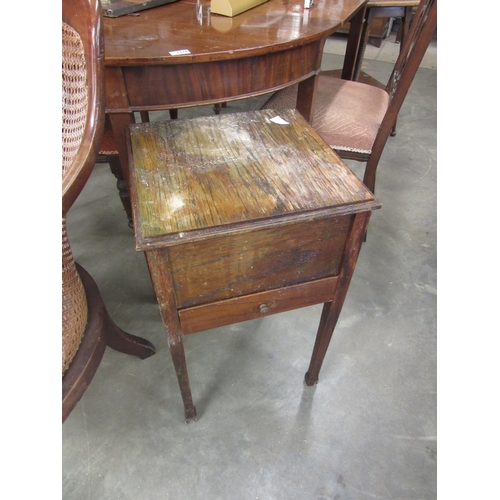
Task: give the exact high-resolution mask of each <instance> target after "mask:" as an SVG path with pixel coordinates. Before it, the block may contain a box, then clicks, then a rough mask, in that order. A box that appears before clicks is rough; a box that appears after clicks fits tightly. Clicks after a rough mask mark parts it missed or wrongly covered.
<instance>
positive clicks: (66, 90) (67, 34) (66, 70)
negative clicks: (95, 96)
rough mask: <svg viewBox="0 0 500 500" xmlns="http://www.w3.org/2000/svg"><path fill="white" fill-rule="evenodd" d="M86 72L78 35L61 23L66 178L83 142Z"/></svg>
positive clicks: (64, 165)
mask: <svg viewBox="0 0 500 500" xmlns="http://www.w3.org/2000/svg"><path fill="white" fill-rule="evenodd" d="M87 100H88V96H87V71H86V64H85V53H84V49H83V44H82V41H81V39H80V36H79V35H78V33H77V32H76V31H75V30H74V29H73V28H72V27H71V26H68V25H67V24H66V23H62V173H63V178H64V175H65V174H66V172H67V170H68V169H69V167H70V166H71V164H72V162H73V158H74V156H75V155H76V153H77V152H78V148H79V147H80V143H81V142H82V137H83V132H84V130H85V122H86V118H87Z"/></svg>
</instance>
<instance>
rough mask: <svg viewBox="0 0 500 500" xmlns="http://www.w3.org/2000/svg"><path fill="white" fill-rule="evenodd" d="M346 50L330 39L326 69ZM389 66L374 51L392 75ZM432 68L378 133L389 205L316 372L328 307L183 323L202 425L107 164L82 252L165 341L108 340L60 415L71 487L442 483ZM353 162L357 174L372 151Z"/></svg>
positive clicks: (183, 491) (320, 499) (362, 491)
mask: <svg viewBox="0 0 500 500" xmlns="http://www.w3.org/2000/svg"><path fill="white" fill-rule="evenodd" d="M341 64H342V58H341V57H340V56H338V55H336V54H325V56H324V64H323V66H324V68H325V69H330V68H337V67H340V66H341ZM391 68H392V64H391V63H390V62H386V61H381V60H367V61H365V65H364V69H365V70H366V71H367V72H369V73H370V74H372V75H373V76H375V77H377V78H379V79H381V80H384V79H385V78H387V76H388V74H389V72H390V70H391ZM436 78H437V70H436V69H435V68H432V67H421V68H420V69H419V71H418V73H417V76H416V78H415V81H414V83H413V86H412V87H411V89H410V92H409V95H408V97H407V99H406V102H405V104H404V106H403V108H402V111H401V113H400V116H399V121H398V134H397V136H396V137H393V138H389V141H388V143H387V146H386V148H385V151H384V154H383V156H382V160H381V162H380V165H379V170H378V179H377V188H376V194H377V196H378V198H379V199H380V201H381V202H382V203H383V208H382V209H381V210H379V211H377V212H375V213H374V214H373V216H372V220H371V223H370V228H369V233H368V240H367V242H366V243H365V244H364V245H363V248H362V250H361V254H360V257H359V261H358V264H357V268H356V271H355V274H354V278H353V280H352V283H351V287H350V289H349V293H348V296H347V299H346V302H345V305H344V308H343V311H342V314H341V317H340V320H339V323H338V325H337V328H336V330H335V333H334V336H333V339H332V342H331V344H330V348H329V351H328V353H327V355H326V358H325V361H324V364H323V368H322V371H321V373H320V381H319V383H318V385H316V386H314V387H306V386H305V384H304V383H303V377H304V373H305V371H306V369H307V367H308V361H309V358H310V355H311V351H312V346H313V342H314V337H315V334H316V329H317V326H318V322H319V317H320V312H321V306H313V307H309V308H305V309H300V310H296V311H293V312H288V313H283V314H278V315H275V316H269V317H266V318H263V319H258V320H254V321H248V322H245V323H239V324H235V325H232V326H228V327H223V328H217V329H214V330H210V331H207V332H202V333H198V334H194V335H190V336H188V337H186V338H185V348H186V356H187V362H188V369H189V374H190V379H191V386H192V390H193V397H194V400H195V404H196V407H197V411H198V417H199V420H198V422H196V423H193V424H189V425H187V424H186V423H185V422H184V418H183V408H182V402H181V398H180V394H179V389H178V385H177V380H176V376H175V372H174V369H173V366H172V363H171V359H170V355H169V352H168V347H167V343H166V340H165V336H164V333H163V327H162V323H161V320H160V316H159V312H158V307H157V304H156V302H155V297H154V294H153V290H152V286H151V282H150V279H149V275H148V270H147V267H146V263H145V259H144V256H143V255H142V254H141V253H138V252H136V251H135V249H134V237H133V232H132V230H131V229H129V228H128V226H127V222H126V217H125V213H124V212H123V210H122V206H121V204H120V201H119V198H118V195H117V191H116V188H115V180H114V177H113V176H112V174H111V173H110V171H109V168H108V166H107V165H98V166H96V168H95V170H94V172H93V173H92V175H91V177H90V180H89V182H88V184H87V185H86V187H85V188H84V190H83V192H82V194H81V196H80V197H79V199H78V200H77V202H76V203H75V205H74V206H73V208H72V209H71V211H70V213H69V216H68V232H69V237H70V241H71V244H72V248H73V252H74V255H75V258H76V259H77V261H78V262H79V263H80V264H81V265H83V266H84V267H85V268H86V269H87V271H88V272H89V273H90V274H91V275H92V276H93V278H94V279H95V281H96V282H97V284H98V286H99V287H100V290H101V293H102V295H103V297H104V300H105V302H106V305H107V308H108V310H109V312H110V314H111V315H112V317H113V318H114V320H115V321H116V323H117V324H118V325H119V326H121V327H122V328H123V329H125V330H127V331H129V332H130V333H134V334H137V335H141V336H143V337H146V338H147V339H149V340H150V341H151V342H153V343H154V344H155V346H156V348H157V354H156V355H155V356H153V357H151V358H149V359H147V360H144V361H141V360H139V359H137V358H134V357H130V356H127V355H124V354H121V353H118V352H115V351H112V350H111V349H107V351H106V353H105V355H104V358H103V362H102V363H101V365H100V367H99V369H98V371H97V374H96V376H95V378H94V380H93V381H92V383H91V385H90V387H89V389H88V390H87V392H86V393H85V395H84V396H83V398H82V400H81V401H80V403H79V404H78V405H77V406H76V408H75V409H74V411H73V413H72V414H71V415H70V417H69V418H68V419H67V421H66V422H65V423H64V425H63V428H62V462H63V469H62V479H63V482H62V492H63V498H64V499H66V500H83V499H92V500H94V499H95V500H108V499H109V500H114V499H127V500H133V499H134V500H135V499H140V500H142V499H144V500H157V499H171V500H184V499H193V500H197V499H204V500H209V499H210V500H212V499H213V500H232V499H238V500H250V499H252V500H253V499H261V500H296V499H297V500H299V499H300V500H308V499H314V500H368V499H386V500H389V499H397V500H424V499H425V500H431V499H434V498H436V496H437V493H436V490H437V470H436V469H437V467H436V456H437V441H436V434H437V429H436V428H437V423H436V420H437V419H436V322H437V313H436V286H437V285H436V227H437V222H436V176H437V174H436V121H437V118H436V108H437V106H436ZM261 102H262V98H261V99H257V100H255V99H254V100H251V101H245V102H242V103H239V104H238V105H236V104H234V103H231V104H230V105H229V106H228V108H227V109H226V110H225V111H224V112H232V111H235V110H239V109H244V108H245V107H258V106H259V105H260V103H261ZM205 112H206V113H211V109H209V108H206V109H202V110H196V113H205ZM190 113H194V112H193V111H191V112H190ZM182 116H187V115H183V114H182V112H181V117H182ZM155 118H156V119H161V118H162V116H161V115H160V114H159V115H158V116H156V117H155ZM348 164H349V166H350V167H351V168H353V170H354V171H355V172H356V173H358V174H359V175H361V172H362V166H361V164H356V163H355V162H348Z"/></svg>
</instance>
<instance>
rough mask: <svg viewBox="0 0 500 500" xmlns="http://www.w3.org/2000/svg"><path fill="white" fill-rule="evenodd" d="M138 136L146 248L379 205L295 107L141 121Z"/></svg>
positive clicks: (134, 135)
mask: <svg viewBox="0 0 500 500" xmlns="http://www.w3.org/2000/svg"><path fill="white" fill-rule="evenodd" d="M275 118H277V119H278V122H277V123H276V122H274V121H273V119H275ZM130 142H131V150H132V152H133V161H132V165H131V175H132V181H131V192H132V198H133V203H134V210H135V225H136V235H137V237H138V240H139V241H138V244H139V245H138V246H140V243H141V239H143V238H146V239H147V238H150V237H154V236H160V235H166V234H171V233H177V234H179V233H180V234H181V235H182V233H186V232H189V231H193V230H202V229H207V228H213V227H219V226H227V225H233V224H237V223H244V222H248V221H255V220H259V219H266V218H273V219H275V218H276V217H280V216H286V215H290V214H297V213H309V212H313V211H316V210H321V209H325V208H329V209H331V210H332V213H334V212H335V210H336V209H341V208H342V207H349V210H350V211H351V213H354V212H355V211H356V204H359V203H363V202H371V205H373V207H375V205H376V204H377V203H378V202H376V200H375V198H374V196H373V194H372V193H371V192H370V191H368V190H367V189H366V188H365V187H364V185H363V184H362V183H361V181H359V180H358V179H357V177H356V176H355V175H354V174H353V173H352V172H351V171H350V170H349V169H348V168H347V167H346V165H345V164H344V163H343V162H342V160H341V159H340V158H339V157H338V156H337V155H336V154H335V153H334V152H333V151H332V150H331V149H330V148H329V147H328V146H327V145H326V143H324V141H323V140H322V139H321V138H320V137H319V136H318V135H317V134H316V133H315V132H314V130H313V129H312V128H311V127H310V126H309V125H308V124H307V122H306V121H305V120H304V119H303V118H302V116H301V115H300V114H299V113H298V112H297V111H294V110H286V111H284V112H280V113H278V112H276V111H273V110H264V111H252V112H246V113H234V114H225V115H220V116H210V117H202V118H196V119H191V120H175V121H169V122H151V123H145V124H138V125H133V126H131V128H130ZM373 207H372V208H373ZM375 208H376V207H375ZM339 211H340V210H339Z"/></svg>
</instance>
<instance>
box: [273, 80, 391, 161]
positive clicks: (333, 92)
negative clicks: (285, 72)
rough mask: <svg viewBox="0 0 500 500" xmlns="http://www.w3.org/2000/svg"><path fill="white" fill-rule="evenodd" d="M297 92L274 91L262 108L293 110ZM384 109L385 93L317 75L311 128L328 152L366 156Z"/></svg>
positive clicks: (386, 100)
mask: <svg viewBox="0 0 500 500" xmlns="http://www.w3.org/2000/svg"><path fill="white" fill-rule="evenodd" d="M297 89H298V87H297V85H294V86H293V87H288V88H287V89H285V90H284V91H281V92H277V93H276V94H274V95H273V96H272V97H271V98H270V99H269V100H268V101H267V102H266V103H265V104H264V106H263V109H276V110H284V109H291V108H294V107H295V102H296V101H297ZM388 106H389V95H388V94H387V92H385V90H382V89H380V88H377V87H373V86H371V85H366V84H364V83H359V82H352V81H349V80H341V79H340V78H334V77H331V76H327V75H323V74H321V75H320V76H319V82H318V88H317V91H316V102H315V106H314V115H313V121H312V125H313V127H314V129H315V130H316V131H317V132H318V133H319V134H320V135H321V137H322V138H323V139H324V140H325V141H326V142H327V143H328V145H329V146H330V147H331V148H332V149H335V150H336V151H352V152H356V153H362V154H367V155H369V154H370V153H371V151H372V146H373V143H374V141H375V137H376V136H377V133H378V130H379V128H380V124H381V123H382V120H383V119H384V116H385V113H386V111H387V108H388Z"/></svg>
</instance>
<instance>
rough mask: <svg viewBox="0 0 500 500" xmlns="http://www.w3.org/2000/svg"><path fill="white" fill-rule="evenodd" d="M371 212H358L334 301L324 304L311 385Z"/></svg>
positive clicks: (309, 372)
mask: <svg viewBox="0 0 500 500" xmlns="http://www.w3.org/2000/svg"><path fill="white" fill-rule="evenodd" d="M370 213H371V212H365V213H361V214H357V215H356V216H355V219H354V222H353V225H352V227H351V230H350V234H349V237H348V240H347V241H348V242H347V245H346V249H345V252H344V258H343V262H342V268H341V270H340V274H339V279H338V281H337V288H336V290H335V296H334V299H333V300H332V302H327V303H326V304H325V305H324V306H323V312H322V314H321V320H320V323H319V328H318V333H317V335H316V342H315V344H314V349H313V353H312V356H311V362H310V364H309V369H308V370H307V373H306V375H305V382H306V384H307V385H309V386H311V385H314V384H316V383H317V382H318V378H319V371H320V370H321V365H322V364H323V359H324V358H325V354H326V351H327V350H328V345H329V344H330V340H331V338H332V334H333V330H334V329H335V325H336V324H337V320H338V319H339V316H340V312H341V310H342V306H343V304H344V300H345V297H346V295H347V290H348V288H349V284H350V282H351V278H352V275H353V273H354V268H355V266H356V261H357V260H358V255H359V250H360V248H361V243H362V241H363V238H364V235H365V231H366V227H367V224H368V220H369V218H370Z"/></svg>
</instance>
